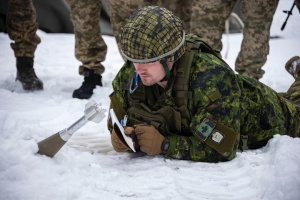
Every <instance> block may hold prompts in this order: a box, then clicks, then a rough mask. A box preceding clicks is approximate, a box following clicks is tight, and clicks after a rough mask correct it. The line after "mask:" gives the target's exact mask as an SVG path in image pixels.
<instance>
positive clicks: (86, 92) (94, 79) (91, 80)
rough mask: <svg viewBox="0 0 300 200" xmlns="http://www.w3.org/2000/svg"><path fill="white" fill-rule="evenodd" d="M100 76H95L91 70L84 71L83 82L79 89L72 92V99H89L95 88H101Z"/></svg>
mask: <svg viewBox="0 0 300 200" xmlns="http://www.w3.org/2000/svg"><path fill="white" fill-rule="evenodd" d="M101 78H102V77H101V75H100V74H95V73H94V71H93V70H91V69H87V68H85V69H84V81H83V83H82V85H81V86H80V88H78V89H76V90H74V92H73V98H78V99H89V98H90V97H91V96H92V95H93V90H94V89H95V88H96V86H97V85H98V86H102V82H101Z"/></svg>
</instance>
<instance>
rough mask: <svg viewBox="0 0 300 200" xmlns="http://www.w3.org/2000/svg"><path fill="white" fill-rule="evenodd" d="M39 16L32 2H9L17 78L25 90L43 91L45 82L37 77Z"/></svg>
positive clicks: (8, 25) (10, 32) (14, 0)
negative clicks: (35, 54)
mask: <svg viewBox="0 0 300 200" xmlns="http://www.w3.org/2000/svg"><path fill="white" fill-rule="evenodd" d="M37 29H38V23H37V16H36V12H35V8H34V6H33V3H32V1H31V0H9V1H8V12H7V31H8V35H9V37H10V39H12V40H13V41H14V42H13V43H11V48H12V49H13V51H14V54H15V57H16V63H17V77H16V80H19V81H20V82H21V83H22V86H23V89H24V90H42V89H43V82H42V81H41V80H40V79H39V78H38V77H37V76H36V74H35V71H34V68H33V64H34V53H35V50H36V48H37V46H38V44H39V43H40V42H41V39H40V38H39V37H38V35H37V34H36V31H37Z"/></svg>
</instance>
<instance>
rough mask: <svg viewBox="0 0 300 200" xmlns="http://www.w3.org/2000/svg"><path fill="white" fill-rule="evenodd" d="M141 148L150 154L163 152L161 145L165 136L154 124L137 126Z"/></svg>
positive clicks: (136, 132) (136, 131) (136, 130)
mask: <svg viewBox="0 0 300 200" xmlns="http://www.w3.org/2000/svg"><path fill="white" fill-rule="evenodd" d="M135 134H136V136H137V140H138V144H139V146H140V150H141V151H142V152H144V153H147V154H149V155H155V154H161V153H162V151H161V145H162V143H163V141H164V140H165V137H164V136H163V135H161V134H160V133H159V131H158V130H157V129H156V128H155V127H154V126H152V125H138V126H136V127H135Z"/></svg>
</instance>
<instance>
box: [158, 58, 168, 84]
mask: <svg viewBox="0 0 300 200" xmlns="http://www.w3.org/2000/svg"><path fill="white" fill-rule="evenodd" d="M159 62H160V64H162V66H163V68H164V70H165V73H166V76H165V77H164V78H163V79H161V80H160V81H159V82H163V81H167V80H169V78H170V69H169V66H168V64H167V62H166V61H165V60H160V61H159Z"/></svg>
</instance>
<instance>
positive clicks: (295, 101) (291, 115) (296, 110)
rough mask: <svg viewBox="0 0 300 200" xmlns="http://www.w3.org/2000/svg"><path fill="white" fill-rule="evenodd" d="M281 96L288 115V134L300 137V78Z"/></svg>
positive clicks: (284, 109) (286, 115)
mask: <svg viewBox="0 0 300 200" xmlns="http://www.w3.org/2000/svg"><path fill="white" fill-rule="evenodd" d="M282 96H283V97H284V98H280V99H281V102H282V108H283V111H284V113H285V117H286V127H287V130H288V131H287V134H288V135H290V136H292V137H300V79H298V80H296V81H295V82H294V83H293V84H292V85H291V87H290V88H289V90H288V91H287V92H286V93H285V94H283V95H282Z"/></svg>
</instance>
